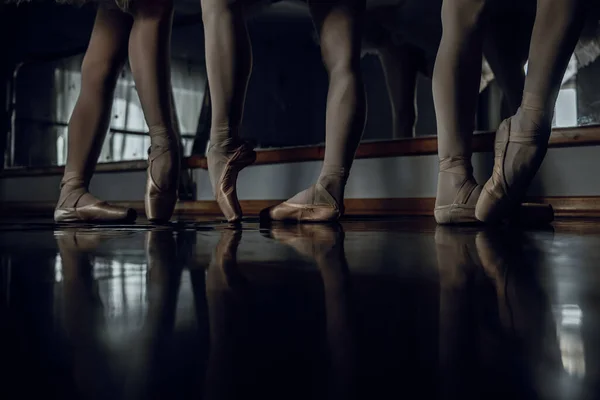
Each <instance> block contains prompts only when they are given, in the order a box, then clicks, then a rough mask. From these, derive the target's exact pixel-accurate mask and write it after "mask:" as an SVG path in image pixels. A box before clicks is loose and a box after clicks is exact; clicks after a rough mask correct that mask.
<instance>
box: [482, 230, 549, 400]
mask: <svg viewBox="0 0 600 400" xmlns="http://www.w3.org/2000/svg"><path fill="white" fill-rule="evenodd" d="M476 244H477V253H478V254H479V257H480V259H481V263H482V265H483V268H484V270H485V272H486V274H487V275H488V276H489V277H490V278H491V280H492V281H493V282H494V286H495V287H496V294H497V301H498V312H499V316H500V322H501V324H502V327H503V329H504V334H505V336H506V337H508V338H514V339H516V344H517V348H516V349H515V348H514V346H513V348H512V350H513V351H514V350H517V351H520V352H521V353H522V355H523V356H524V357H522V359H525V360H527V368H528V369H529V371H528V372H529V373H530V374H531V375H530V376H531V378H530V379H532V380H533V381H534V382H532V383H534V384H536V383H537V384H541V385H542V386H544V387H550V386H551V385H548V382H554V381H555V379H554V378H555V377H556V376H552V375H553V374H556V373H557V372H558V371H559V370H560V367H561V360H560V354H559V346H558V343H557V341H556V339H557V336H556V325H555V322H554V317H553V316H552V310H551V308H550V301H549V298H548V295H547V293H546V290H545V289H544V288H543V284H542V279H543V277H542V276H540V269H541V268H542V265H541V262H540V260H539V259H537V260H536V259H533V260H532V257H531V254H532V252H531V249H534V248H535V246H534V245H533V243H530V242H529V240H528V239H527V237H526V236H524V235H523V234H522V233H519V232H515V231H506V232H504V231H485V232H479V233H478V234H477V239H476ZM525 248H527V249H530V250H528V252H527V253H528V254H526V253H525V251H524V249H525ZM533 254H534V255H536V256H537V257H538V258H539V257H541V253H538V254H535V253H533ZM517 358H519V359H521V357H517ZM540 373H541V374H543V375H540ZM548 374H550V376H549V375H548ZM540 377H541V378H542V380H543V383H542V382H535V380H536V379H540ZM538 390H539V389H538ZM542 397H545V396H542Z"/></svg>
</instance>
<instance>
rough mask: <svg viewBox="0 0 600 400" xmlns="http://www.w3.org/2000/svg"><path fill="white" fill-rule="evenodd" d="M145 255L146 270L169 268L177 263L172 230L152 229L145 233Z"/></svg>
mask: <svg viewBox="0 0 600 400" xmlns="http://www.w3.org/2000/svg"><path fill="white" fill-rule="evenodd" d="M146 257H147V258H148V270H149V271H150V273H152V271H153V270H155V269H156V270H164V269H171V268H170V267H171V266H172V264H174V263H177V261H178V260H177V246H176V243H175V238H174V237H173V231H172V230H170V229H153V230H150V231H148V233H147V234H146Z"/></svg>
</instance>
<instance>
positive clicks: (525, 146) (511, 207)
mask: <svg viewBox="0 0 600 400" xmlns="http://www.w3.org/2000/svg"><path fill="white" fill-rule="evenodd" d="M512 127H513V125H512V119H511V118H509V119H507V120H505V121H504V122H502V124H501V125H500V127H499V128H498V132H497V133H496V142H495V147H494V153H495V157H494V170H493V173H492V177H491V178H490V179H489V180H488V181H487V182H486V184H485V185H484V187H483V190H482V191H481V195H480V196H479V200H478V201H477V205H476V208H475V216H476V217H477V219H478V220H480V221H482V222H486V223H497V222H500V221H501V220H502V219H504V218H506V217H507V216H509V215H510V214H511V213H514V212H515V209H516V208H517V207H518V206H519V204H520V203H521V201H522V199H523V198H524V196H525V192H526V191H527V189H528V187H529V185H530V183H531V181H532V180H533V177H534V176H535V174H536V173H537V171H538V169H539V168H540V166H541V164H542V161H543V160H544V156H545V155H546V151H547V148H548V135H549V132H548V131H549V128H548V129H547V131H544V130H539V131H538V130H531V131H527V132H517V131H514V130H512Z"/></svg>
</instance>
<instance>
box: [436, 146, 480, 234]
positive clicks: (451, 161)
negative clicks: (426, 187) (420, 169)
mask: <svg viewBox="0 0 600 400" xmlns="http://www.w3.org/2000/svg"><path fill="white" fill-rule="evenodd" d="M439 168H440V169H439V173H438V187H439V186H440V185H444V186H448V189H446V190H453V191H454V190H456V189H457V190H456V195H454V198H453V200H452V202H451V203H449V204H439V202H440V201H441V200H440V195H439V189H438V196H437V198H436V205H435V209H434V211H433V213H434V216H435V220H436V222H437V223H438V224H440V225H446V224H468V223H476V222H478V221H477V218H475V205H476V204H477V199H478V198H479V194H480V193H481V186H480V185H478V184H477V182H475V179H474V178H473V175H472V173H473V170H472V167H471V164H470V162H469V160H468V159H466V158H464V157H449V158H445V159H443V160H440V167H439ZM439 182H443V183H442V184H440V183H439Z"/></svg>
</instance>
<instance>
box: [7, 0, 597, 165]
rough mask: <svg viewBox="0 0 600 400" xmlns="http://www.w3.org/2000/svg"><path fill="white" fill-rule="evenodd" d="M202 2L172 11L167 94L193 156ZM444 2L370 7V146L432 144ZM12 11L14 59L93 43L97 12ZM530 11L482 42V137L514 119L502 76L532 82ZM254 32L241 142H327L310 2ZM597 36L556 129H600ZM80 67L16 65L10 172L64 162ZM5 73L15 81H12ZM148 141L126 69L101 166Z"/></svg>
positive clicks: (271, 11) (202, 138) (205, 100)
mask: <svg viewBox="0 0 600 400" xmlns="http://www.w3.org/2000/svg"><path fill="white" fill-rule="evenodd" d="M196 3H197V1H196V2H194V4H192V3H191V2H190V1H186V0H182V1H179V2H177V14H176V19H175V21H176V23H175V26H174V31H173V51H172V62H171V65H172V71H173V72H172V84H173V93H174V100H175V104H176V107H177V113H178V122H179V125H180V130H181V132H182V137H183V147H184V152H185V155H186V156H189V155H191V154H197V155H203V154H204V152H205V150H206V145H207V140H208V133H209V129H210V122H209V121H210V101H209V95H208V88H207V78H206V68H205V65H204V61H203V57H204V49H203V30H202V26H201V23H200V19H199V18H196V19H195V22H194V24H190V23H187V24H178V23H177V21H178V18H180V19H181V17H186V16H187V17H190V16H191V17H194V16H195V15H198V13H199V11H200V9H199V5H198V4H196ZM372 3H373V4H372ZM440 4H441V0H430V1H429V2H422V1H421V2H416V1H415V2H399V3H398V4H391V5H378V4H374V2H369V4H368V7H367V13H366V21H365V26H364V35H363V40H362V42H363V48H362V59H361V68H362V72H363V76H364V83H365V90H366V94H367V102H368V114H367V123H366V127H365V131H364V134H363V139H362V140H363V141H376V140H392V139H410V138H414V137H422V136H431V135H435V132H436V121H435V112H434V107H433V97H432V93H431V76H432V72H433V65H434V62H435V56H436V52H437V46H438V44H439V40H440V37H441V23H440V18H439V15H440V13H439V7H440ZM11 7H12V6H7V7H5V9H6V10H5V11H6V12H5V13H4V17H3V18H13V19H14V21H16V22H15V23H14V24H15V29H16V30H17V31H16V33H15V36H14V37H17V38H19V39H17V41H19V45H20V47H19V48H18V51H17V52H16V53H18V54H16V53H15V50H14V49H12V51H13V53H12V54H13V57H14V58H13V60H14V61H18V60H22V59H24V58H26V57H25V55H27V54H30V53H35V51H38V52H39V51H40V50H39V48H40V46H41V45H39V44H36V46H37V47H38V48H34V47H35V46H34V45H33V43H38V42H39V37H41V36H43V37H44V38H45V39H44V40H45V42H44V43H45V47H44V49H45V51H46V53H48V52H50V53H51V50H52V49H53V48H54V47H56V46H59V45H63V47H64V45H65V43H68V44H69V45H71V47H70V48H74V47H76V45H77V46H80V47H81V46H84V47H83V48H85V45H87V42H86V41H87V38H88V37H89V32H90V30H91V22H92V21H93V15H94V10H93V8H90V7H84V8H83V9H82V10H75V11H74V10H73V8H72V7H64V6H63V7H61V6H56V5H54V4H52V5H39V4H29V5H26V6H22V7H20V8H19V9H18V10H17V9H16V8H11ZM530 8H531V7H529V8H528V7H526V6H524V9H523V10H515V9H509V8H506V9H503V10H500V11H499V12H498V15H497V18H494V19H492V22H491V25H490V27H489V29H488V31H491V32H493V34H492V35H490V37H489V38H488V37H487V36H486V44H485V46H484V50H485V51H484V53H485V57H484V60H483V62H482V75H481V84H480V97H479V104H478V112H477V115H476V117H475V118H476V119H475V126H476V130H494V129H496V127H497V126H498V125H499V123H500V122H501V121H502V120H503V119H504V118H506V117H507V116H509V115H511V93H512V97H513V98H514V97H516V96H517V95H515V93H514V92H515V90H514V87H515V84H514V81H510V82H509V83H506V81H505V80H504V79H501V78H499V77H502V76H506V75H511V74H512V76H515V75H524V74H525V73H526V69H527V65H526V58H527V51H528V49H527V47H528V40H529V37H528V35H527V29H531V24H532V22H533V16H534V14H532V10H531V9H530ZM533 12H534V10H533ZM11 13H12V14H11ZM50 13H51V14H52V15H53V18H43V21H45V23H44V24H41V25H40V26H38V27H37V28H36V29H31V26H29V28H27V26H28V25H25V27H22V28H19V26H18V25H19V23H18V21H19V18H20V20H21V21H23V20H27V21H37V20H41V19H40V18H41V16H48V15H50ZM79 15H83V16H85V18H83V17H79ZM11 16H12V17H11ZM66 18H69V19H73V18H78V19H79V20H80V22H79V23H78V25H76V28H73V29H70V30H67V29H62V30H61V29H60V27H59V26H58V25H60V24H61V22H60V21H63V23H64V21H65V20H66ZM506 18H512V20H511V21H512V22H511V24H509V25H507V24H506V23H505V22H506ZM84 22H85V23H84ZM517 26H519V27H520V28H516V27H517ZM19 29H21V31H19ZM248 29H249V32H250V37H251V40H252V48H253V72H252V76H251V79H250V82H249V86H248V92H247V100H246V106H245V113H244V120H243V124H242V128H241V134H242V136H245V137H250V138H253V139H254V140H256V142H257V143H258V147H259V148H263V149H269V148H281V147H290V146H310V145H317V144H322V143H324V138H325V106H326V97H327V86H328V77H327V73H326V71H325V69H324V67H323V65H322V60H321V52H320V49H319V46H318V40H317V37H316V33H315V29H314V26H313V23H312V20H311V18H310V14H309V12H308V8H307V6H306V4H305V3H303V2H299V1H283V2H277V3H274V4H271V5H268V6H265V7H259V8H258V9H257V11H256V12H254V13H253V14H252V15H250V16H249V18H248ZM57 32H58V33H59V34H57ZM599 34H600V30H599V29H598V19H597V18H596V20H595V21H592V20H590V22H588V24H587V26H586V28H585V30H584V34H583V35H582V39H581V40H580V43H579V44H578V46H577V49H576V51H575V54H574V56H573V57H572V60H571V63H570V65H569V68H568V71H567V73H566V74H565V77H564V80H563V85H562V88H561V91H560V94H559V98H558V101H557V105H556V112H555V117H554V123H553V125H554V126H555V127H575V126H585V125H595V124H599V123H600V82H599V81H600V61H599V60H598V56H599V55H600V41H599V40H598V39H597V38H598V37H600V36H599ZM65 38H66V39H65ZM53 46H54V47H53ZM13 47H14V46H13ZM59 47H60V46H59ZM15 54H16V55H15ZM82 57H83V55H82V54H81V53H80V54H76V55H72V56H70V57H61V58H56V59H53V60H51V61H48V60H43V61H35V62H28V63H25V64H23V65H22V66H21V68H20V70H19V72H18V74H17V75H16V79H15V80H14V81H13V82H14V87H13V90H14V99H15V102H14V107H15V121H14V128H13V129H14V131H13V133H12V139H11V140H12V141H10V142H9V143H10V144H9V146H8V147H9V148H8V152H9V153H11V152H12V153H11V156H10V157H9V160H8V161H7V165H8V166H9V167H43V166H51V165H63V164H64V163H65V161H66V153H67V149H66V143H67V124H68V121H69V117H70V115H71V112H72V110H73V107H74V106H75V102H76V100H77V96H78V93H79V89H80V84H81V82H80V78H81V72H80V66H81V61H82ZM498 60H500V61H498ZM7 65H8V64H7ZM11 65H12V66H14V64H11ZM10 74H12V71H8V73H7V74H5V76H10ZM503 81H504V82H503ZM511 82H512V84H511ZM516 86H517V87H518V86H519V85H516ZM511 87H512V88H513V90H512V91H511V89H510V88H511ZM8 89H9V90H10V84H9V85H8ZM517 92H518V90H517ZM9 93H10V92H9ZM519 96H520V95H519ZM513 103H514V102H513ZM513 108H514V105H513ZM146 131H147V126H146V123H145V121H144V118H143V114H142V111H141V105H140V102H139V99H138V97H137V92H136V90H135V85H134V83H133V79H132V76H131V72H130V71H129V69H128V68H127V67H126V68H125V69H124V70H123V73H122V74H121V75H120V78H119V80H118V82H117V88H116V90H115V96H114V102H113V106H112V113H111V124H110V130H109V132H108V134H107V138H106V141H105V143H104V147H103V150H102V153H101V155H100V162H114V161H127V160H143V159H146V157H147V148H148V146H149V139H148V137H147V135H146V134H145V132H146Z"/></svg>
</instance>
